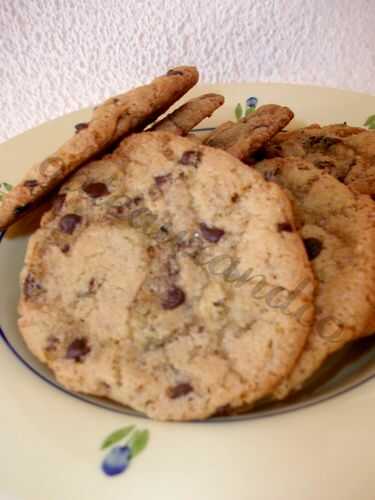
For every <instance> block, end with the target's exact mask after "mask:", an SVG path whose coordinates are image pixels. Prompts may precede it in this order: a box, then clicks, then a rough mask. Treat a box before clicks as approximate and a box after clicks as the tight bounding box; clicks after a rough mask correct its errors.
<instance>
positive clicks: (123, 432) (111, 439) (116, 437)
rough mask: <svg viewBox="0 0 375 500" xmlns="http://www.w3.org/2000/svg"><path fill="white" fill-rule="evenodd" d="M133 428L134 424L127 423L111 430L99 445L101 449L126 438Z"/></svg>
mask: <svg viewBox="0 0 375 500" xmlns="http://www.w3.org/2000/svg"><path fill="white" fill-rule="evenodd" d="M133 429H134V425H129V426H128V427H123V428H122V429H118V430H117V431H114V432H112V433H111V434H110V435H109V436H108V437H106V438H105V440H104V441H103V443H102V445H101V447H100V448H101V449H102V450H105V449H106V448H109V447H110V446H112V445H114V444H116V443H118V442H119V441H121V440H122V439H124V438H126V436H128V435H129V434H130V433H131V432H132V430H133Z"/></svg>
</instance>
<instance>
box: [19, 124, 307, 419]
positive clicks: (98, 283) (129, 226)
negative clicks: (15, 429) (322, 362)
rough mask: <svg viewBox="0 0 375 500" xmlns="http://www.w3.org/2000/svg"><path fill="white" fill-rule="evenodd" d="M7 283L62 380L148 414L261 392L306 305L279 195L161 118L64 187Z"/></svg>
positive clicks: (294, 242)
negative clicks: (158, 125) (162, 125)
mask: <svg viewBox="0 0 375 500" xmlns="http://www.w3.org/2000/svg"><path fill="white" fill-rule="evenodd" d="M301 283H305V285H304V288H303V290H302V291H301V292H300V293H296V292H295V290H297V289H298V287H299V286H301ZM21 287H22V294H21V301H20V306H19V311H20V316H21V317H20V320H19V326H20V330H21V332H22V334H23V336H24V339H25V341H26V343H27V345H28V347H29V348H30V350H31V351H32V352H33V353H34V354H35V355H36V356H37V357H38V358H39V359H40V360H41V361H42V362H43V363H46V364H47V365H48V366H49V367H50V368H51V370H52V371H53V372H54V373H55V375H56V377H57V379H58V381H59V382H60V383H61V384H62V385H64V386H65V387H67V388H68V389H70V390H74V391H80V392H83V393H88V394H93V395H97V396H105V397H107V398H110V399H112V400H114V401H117V402H120V403H122V404H124V405H128V406H130V407H132V408H135V409H137V410H139V411H141V412H144V413H145V414H147V415H148V416H150V417H153V418H157V419H160V420H191V419H203V418H207V417H209V416H211V415H213V414H215V413H216V412H218V411H219V412H220V411H221V409H222V408H224V407H225V408H227V407H228V406H229V407H233V408H235V407H238V406H241V405H243V404H245V403H252V402H254V401H256V400H257V399H259V398H261V397H263V396H264V395H266V394H269V393H270V392H271V391H272V390H273V389H274V388H275V387H276V386H277V384H279V383H280V381H281V380H282V379H283V377H285V376H286V375H288V373H289V372H290V371H291V369H292V367H293V366H294V364H295V362H296V360H297V357H298V356H299V355H300V353H301V351H302V348H303V346H304V343H305V341H306V338H307V335H308V334H309V332H310V326H311V322H312V316H313V288H314V279H313V276H312V271H311V267H310V265H309V262H308V259H307V257H306V253H305V249H304V247H303V244H302V242H301V239H300V237H299V235H298V233H297V232H296V231H295V225H294V220H293V214H292V209H291V206H290V203H289V201H288V199H287V197H286V196H285V194H284V193H283V192H282V191H281V190H280V188H279V187H278V186H277V185H275V184H272V183H268V182H266V181H265V180H264V179H263V178H262V176H261V175H260V174H259V173H257V172H255V171H254V170H252V169H249V168H248V167H246V166H244V165H243V164H242V163H241V162H240V161H238V160H236V159H235V158H233V157H232V156H230V155H229V154H227V153H225V152H223V151H218V150H214V149H212V148H209V147H207V146H201V145H198V144H196V143H195V142H193V141H191V140H189V139H186V138H180V137H176V136H174V135H172V134H168V133H161V132H147V133H143V134H136V135H134V136H131V137H129V138H127V139H125V140H124V141H123V142H122V143H121V145H120V146H119V147H118V148H117V150H116V151H115V152H114V153H113V154H112V155H109V156H107V157H105V158H104V159H102V160H100V161H97V162H92V163H90V164H89V165H87V166H85V167H84V168H82V169H81V170H80V171H79V172H77V173H76V174H75V175H74V176H73V177H72V178H71V179H70V180H69V182H67V183H66V184H65V185H64V186H63V187H62V189H61V190H60V192H59V194H58V196H57V197H56V199H55V204H54V206H53V208H52V209H51V211H50V212H48V213H47V214H45V216H44V218H43V220H42V225H41V228H40V229H39V230H38V231H37V232H36V233H35V234H34V235H33V236H32V237H31V239H30V241H29V245H28V250H27V256H26V264H25V268H24V270H23V272H22V275H21ZM289 302H292V309H293V311H302V310H303V313H304V320H303V321H300V318H299V317H296V315H294V314H290V311H289V310H286V305H289Z"/></svg>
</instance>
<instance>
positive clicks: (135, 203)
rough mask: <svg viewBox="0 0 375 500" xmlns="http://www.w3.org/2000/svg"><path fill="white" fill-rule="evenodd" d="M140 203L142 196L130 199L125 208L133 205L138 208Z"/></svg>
mask: <svg viewBox="0 0 375 500" xmlns="http://www.w3.org/2000/svg"><path fill="white" fill-rule="evenodd" d="M142 201H143V197H142V196H136V197H135V198H132V199H130V200H129V201H128V202H127V203H126V206H127V207H131V206H132V205H133V204H134V205H137V206H138V205H139V204H140V203H142Z"/></svg>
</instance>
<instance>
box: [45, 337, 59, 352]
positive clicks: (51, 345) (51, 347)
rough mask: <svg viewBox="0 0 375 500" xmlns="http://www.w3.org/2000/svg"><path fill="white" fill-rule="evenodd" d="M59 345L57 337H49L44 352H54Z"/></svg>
mask: <svg viewBox="0 0 375 500" xmlns="http://www.w3.org/2000/svg"><path fill="white" fill-rule="evenodd" d="M59 343H60V340H59V339H58V338H57V337H55V336H54V335H51V336H49V337H48V339H47V345H46V351H47V352H53V351H56V349H57V347H58V345H59Z"/></svg>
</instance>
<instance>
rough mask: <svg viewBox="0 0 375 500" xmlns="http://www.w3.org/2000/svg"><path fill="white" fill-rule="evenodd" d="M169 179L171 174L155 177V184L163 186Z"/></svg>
mask: <svg viewBox="0 0 375 500" xmlns="http://www.w3.org/2000/svg"><path fill="white" fill-rule="evenodd" d="M170 178H171V174H167V175H158V176H156V177H155V184H156V185H157V186H159V187H160V186H162V185H163V184H165V183H166V182H168V181H169V179H170Z"/></svg>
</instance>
